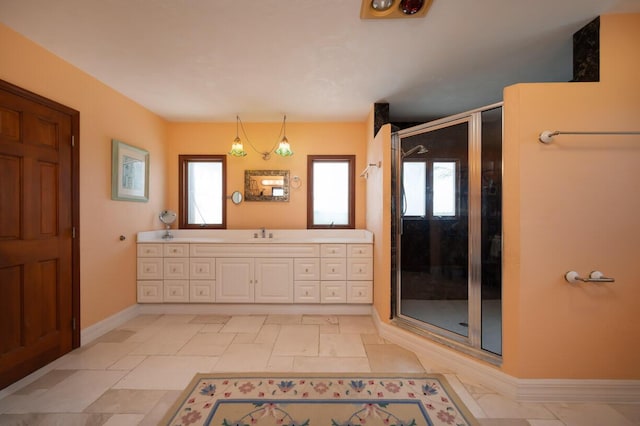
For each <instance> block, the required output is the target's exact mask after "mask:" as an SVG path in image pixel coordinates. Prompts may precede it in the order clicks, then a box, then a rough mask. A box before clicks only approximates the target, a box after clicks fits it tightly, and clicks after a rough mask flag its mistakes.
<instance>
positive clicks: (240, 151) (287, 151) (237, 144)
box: [229, 115, 293, 160]
mask: <svg viewBox="0 0 640 426" xmlns="http://www.w3.org/2000/svg"><path fill="white" fill-rule="evenodd" d="M286 122H287V116H286V115H285V116H284V118H283V120H282V127H281V128H280V134H279V135H278V136H280V135H283V136H282V139H280V142H276V143H275V144H274V145H273V147H271V149H270V150H269V151H259V150H258V149H257V148H256V147H255V146H254V145H253V143H251V141H250V140H249V137H248V136H247V133H246V132H245V130H244V125H243V124H242V120H240V117H239V116H237V115H236V138H235V139H234V140H233V144H232V145H231V151H229V155H231V156H233V157H244V156H246V155H247V152H246V151H245V150H244V145H243V144H242V140H241V139H240V134H239V130H242V135H243V136H244V138H245V139H246V140H247V142H249V146H250V147H251V148H252V149H253V150H254V151H255V152H257V153H258V154H260V155H261V156H262V159H263V160H268V159H270V158H271V153H272V152H274V153H276V154H277V155H279V156H281V157H290V156H292V155H293V151H292V150H291V145H289V140H288V139H287V132H286ZM276 146H277V147H278V148H277V149H276Z"/></svg>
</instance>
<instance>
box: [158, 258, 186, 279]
mask: <svg viewBox="0 0 640 426" xmlns="http://www.w3.org/2000/svg"><path fill="white" fill-rule="evenodd" d="M164 278H165V279H167V278H169V279H172V278H173V279H177V278H189V259H186V258H175V259H172V258H169V259H164Z"/></svg>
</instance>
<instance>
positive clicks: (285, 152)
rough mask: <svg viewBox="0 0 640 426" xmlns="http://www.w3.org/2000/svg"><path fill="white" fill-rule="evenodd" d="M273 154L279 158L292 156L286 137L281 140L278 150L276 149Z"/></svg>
mask: <svg viewBox="0 0 640 426" xmlns="http://www.w3.org/2000/svg"><path fill="white" fill-rule="evenodd" d="M274 152H275V153H276V154H278V155H279V156H281V157H290V156H292V155H293V151H291V145H289V141H288V140H287V137H286V136H285V137H283V138H282V141H281V142H280V145H278V149H276V150H275V151H274Z"/></svg>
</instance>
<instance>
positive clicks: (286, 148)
mask: <svg viewBox="0 0 640 426" xmlns="http://www.w3.org/2000/svg"><path fill="white" fill-rule="evenodd" d="M275 153H276V154H278V155H279V156H281V157H291V156H292V155H293V151H291V145H289V139H287V116H286V115H285V116H284V119H283V120H282V139H281V140H280V144H279V145H278V149H276V150H275Z"/></svg>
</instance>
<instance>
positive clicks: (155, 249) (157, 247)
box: [138, 244, 162, 257]
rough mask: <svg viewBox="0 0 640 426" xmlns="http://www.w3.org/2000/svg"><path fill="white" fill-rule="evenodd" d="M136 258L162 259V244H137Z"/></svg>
mask: <svg viewBox="0 0 640 426" xmlns="http://www.w3.org/2000/svg"><path fill="white" fill-rule="evenodd" d="M138 257H162V244H138Z"/></svg>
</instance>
